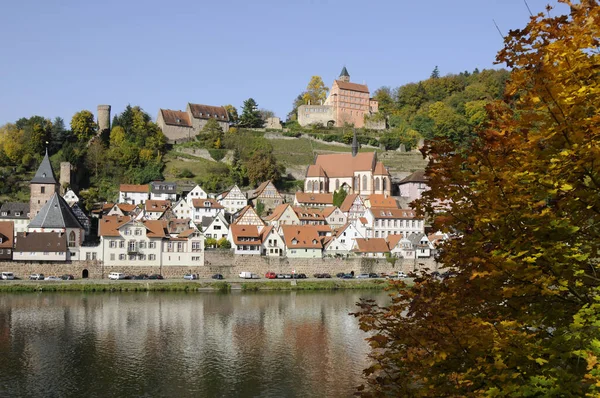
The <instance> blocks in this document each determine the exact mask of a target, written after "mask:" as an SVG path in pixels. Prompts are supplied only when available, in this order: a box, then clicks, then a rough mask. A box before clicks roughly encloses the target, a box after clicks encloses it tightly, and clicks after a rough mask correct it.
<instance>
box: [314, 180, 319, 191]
mask: <svg viewBox="0 0 600 398" xmlns="http://www.w3.org/2000/svg"><path fill="white" fill-rule="evenodd" d="M317 189H319V183H318V182H317V181H313V192H317Z"/></svg>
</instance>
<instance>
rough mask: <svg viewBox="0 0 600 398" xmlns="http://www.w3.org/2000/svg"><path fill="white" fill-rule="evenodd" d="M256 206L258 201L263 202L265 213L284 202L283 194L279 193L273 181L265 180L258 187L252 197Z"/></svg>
mask: <svg viewBox="0 0 600 398" xmlns="http://www.w3.org/2000/svg"><path fill="white" fill-rule="evenodd" d="M250 201H251V202H252V205H253V206H254V208H256V207H257V206H258V203H259V202H260V203H262V204H263V206H264V211H265V213H270V212H271V211H273V209H275V208H276V207H277V206H279V205H280V204H282V203H283V202H284V200H283V196H282V195H281V194H280V193H279V191H278V190H277V188H275V185H273V182H272V181H265V182H263V183H262V184H260V185H259V186H258V188H256V190H255V191H254V193H253V194H252V197H251V199H250Z"/></svg>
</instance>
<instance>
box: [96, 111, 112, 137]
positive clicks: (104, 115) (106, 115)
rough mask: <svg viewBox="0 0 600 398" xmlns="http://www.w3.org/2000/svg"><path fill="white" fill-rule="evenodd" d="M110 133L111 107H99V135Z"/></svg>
mask: <svg viewBox="0 0 600 398" xmlns="http://www.w3.org/2000/svg"><path fill="white" fill-rule="evenodd" d="M107 131H108V132H109V131H110V105H98V133H99V134H103V133H105V132H107Z"/></svg>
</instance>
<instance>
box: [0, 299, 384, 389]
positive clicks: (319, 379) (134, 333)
mask: <svg viewBox="0 0 600 398" xmlns="http://www.w3.org/2000/svg"><path fill="white" fill-rule="evenodd" d="M360 297H369V298H376V299H377V300H378V301H379V302H380V303H387V302H388V299H387V295H386V293H383V292H371V291H358V292H357V291H341V292H285V293H269V292H265V293H262V292H261V293H241V292H240V293H238V292H233V293H230V294H218V293H188V294H185V293H96V294H93V293H92V294H82V293H40V294H32V293H27V294H0V397H346V396H351V395H352V393H353V392H354V387H355V386H356V385H359V384H360V383H361V380H362V369H364V368H365V367H366V366H367V365H368V362H367V358H366V355H367V353H368V351H369V347H368V345H367V344H366V342H365V341H364V338H365V337H366V335H365V334H364V333H363V332H362V331H360V330H359V329H358V323H357V320H356V319H355V318H354V317H352V316H349V315H348V313H349V312H352V311H356V309H357V307H356V306H355V303H356V302H357V301H358V300H359V298H360Z"/></svg>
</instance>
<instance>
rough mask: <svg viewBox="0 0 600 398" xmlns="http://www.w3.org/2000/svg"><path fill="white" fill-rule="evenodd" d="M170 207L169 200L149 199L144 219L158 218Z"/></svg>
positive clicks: (145, 204) (145, 205)
mask: <svg viewBox="0 0 600 398" xmlns="http://www.w3.org/2000/svg"><path fill="white" fill-rule="evenodd" d="M170 207H171V202H170V201H168V200H157V199H149V200H147V201H146V203H144V219H146V220H158V219H159V218H161V217H162V215H163V214H164V213H165V211H167V210H168V209H169V208H170Z"/></svg>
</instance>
